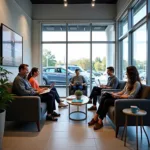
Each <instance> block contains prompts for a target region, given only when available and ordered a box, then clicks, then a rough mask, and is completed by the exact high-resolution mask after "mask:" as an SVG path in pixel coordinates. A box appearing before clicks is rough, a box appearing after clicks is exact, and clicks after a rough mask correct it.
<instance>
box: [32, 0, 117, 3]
mask: <svg viewBox="0 0 150 150" xmlns="http://www.w3.org/2000/svg"><path fill="white" fill-rule="evenodd" d="M31 2H32V4H64V0H31ZM91 2H92V0H67V3H68V4H91ZM95 3H96V4H116V3H117V0H96V1H95Z"/></svg>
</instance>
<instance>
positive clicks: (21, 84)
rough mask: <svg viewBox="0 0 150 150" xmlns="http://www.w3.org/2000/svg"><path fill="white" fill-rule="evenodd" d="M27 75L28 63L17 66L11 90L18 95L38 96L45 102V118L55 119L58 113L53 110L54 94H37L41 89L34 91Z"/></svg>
mask: <svg viewBox="0 0 150 150" xmlns="http://www.w3.org/2000/svg"><path fill="white" fill-rule="evenodd" d="M27 75H28V65H27V64H21V65H20V66H19V74H18V75H17V77H16V78H15V79H14V82H13V87H12V92H13V93H14V94H16V95H18V96H40V97H41V101H42V102H45V103H47V116H46V120H49V121H57V118H54V117H59V116H60V114H57V113H56V112H54V110H55V95H53V94H51V93H46V94H42V95H39V94H40V93H42V92H43V89H42V90H39V91H35V90H34V89H33V88H32V87H31V85H30V83H29V82H28V80H27Z"/></svg>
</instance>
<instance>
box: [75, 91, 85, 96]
mask: <svg viewBox="0 0 150 150" xmlns="http://www.w3.org/2000/svg"><path fill="white" fill-rule="evenodd" d="M82 94H83V92H82V91H80V90H76V91H75V95H76V96H82Z"/></svg>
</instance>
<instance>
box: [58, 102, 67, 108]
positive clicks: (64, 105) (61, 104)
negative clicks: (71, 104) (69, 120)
mask: <svg viewBox="0 0 150 150" xmlns="http://www.w3.org/2000/svg"><path fill="white" fill-rule="evenodd" d="M67 106H68V105H67V104H64V103H61V102H60V103H59V105H58V107H59V108H60V107H67Z"/></svg>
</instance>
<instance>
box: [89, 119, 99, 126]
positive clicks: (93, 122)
mask: <svg viewBox="0 0 150 150" xmlns="http://www.w3.org/2000/svg"><path fill="white" fill-rule="evenodd" d="M95 123H97V121H95V120H94V118H93V119H92V120H91V121H90V122H88V125H89V126H92V125H94V124H95Z"/></svg>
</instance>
